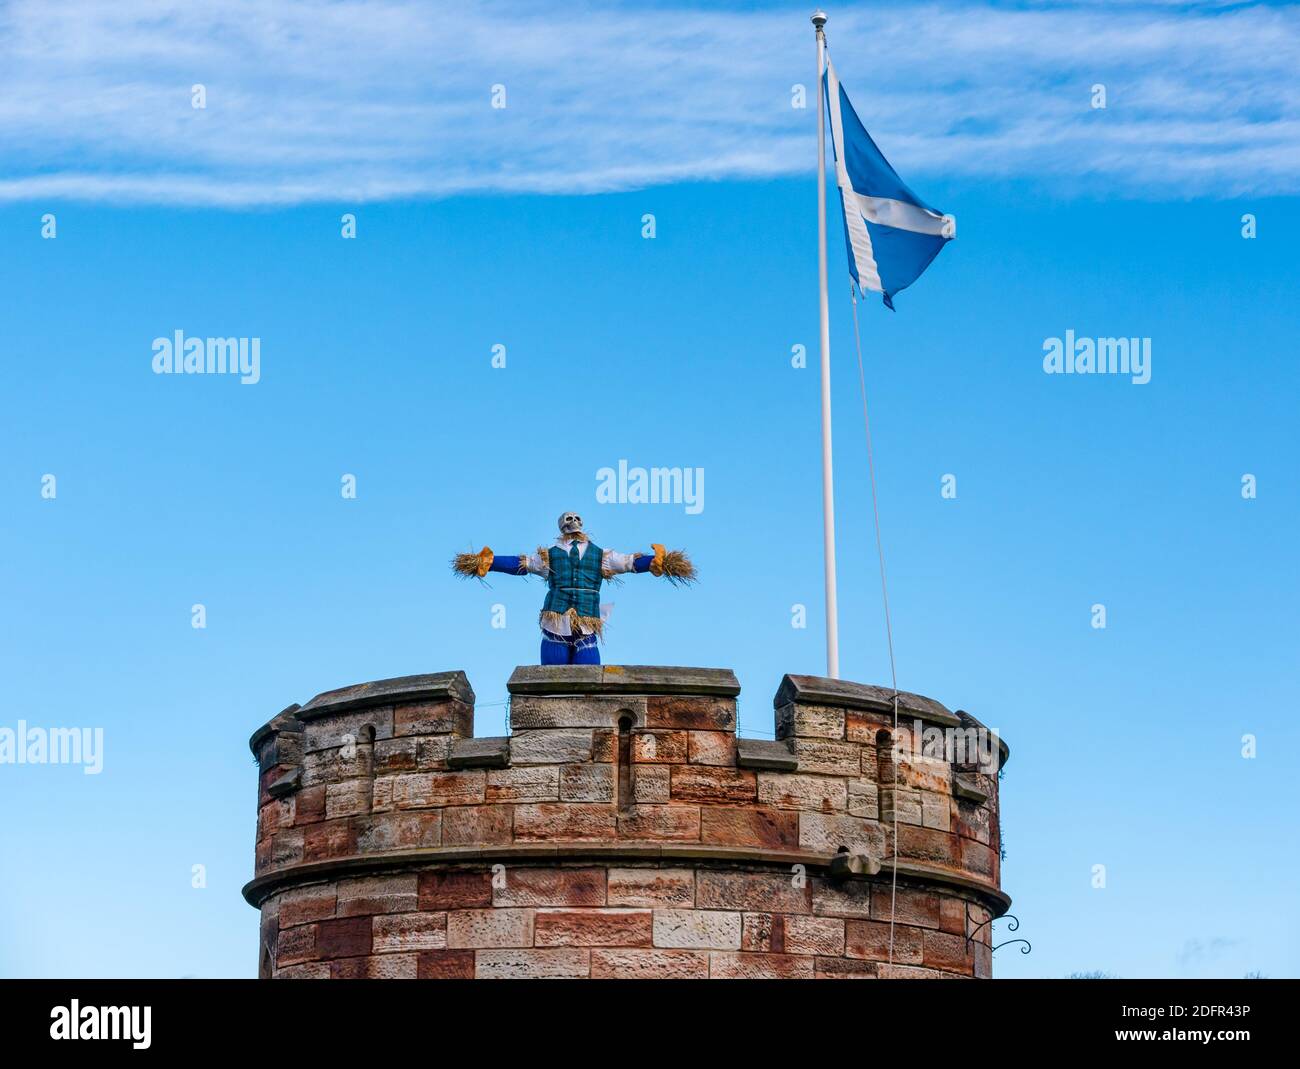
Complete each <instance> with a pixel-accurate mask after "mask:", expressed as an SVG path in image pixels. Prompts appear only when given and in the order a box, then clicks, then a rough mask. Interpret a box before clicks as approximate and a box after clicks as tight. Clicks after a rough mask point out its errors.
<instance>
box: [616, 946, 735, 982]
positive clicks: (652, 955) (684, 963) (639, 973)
mask: <svg viewBox="0 0 1300 1069" xmlns="http://www.w3.org/2000/svg"><path fill="white" fill-rule="evenodd" d="M708 976H709V956H708V954H706V953H702V952H699V951H693V950H593V951H592V952H591V978H592V979H593V980H706V979H708Z"/></svg>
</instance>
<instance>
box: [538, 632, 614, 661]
mask: <svg viewBox="0 0 1300 1069" xmlns="http://www.w3.org/2000/svg"><path fill="white" fill-rule="evenodd" d="M542 664H600V646H599V645H598V644H597V641H596V636H595V635H578V634H573V635H567V636H566V635H556V634H552V633H551V632H550V631H547V630H546V629H545V628H543V629H542Z"/></svg>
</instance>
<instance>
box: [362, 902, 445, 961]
mask: <svg viewBox="0 0 1300 1069" xmlns="http://www.w3.org/2000/svg"><path fill="white" fill-rule="evenodd" d="M372 935H373V940H374V950H375V953H376V954H386V953H391V952H398V951H413V950H446V949H447V914H445V913H393V914H381V915H379V916H376V917H375V918H373V925H372ZM411 969H412V972H414V969H415V965H414V959H412V965H411Z"/></svg>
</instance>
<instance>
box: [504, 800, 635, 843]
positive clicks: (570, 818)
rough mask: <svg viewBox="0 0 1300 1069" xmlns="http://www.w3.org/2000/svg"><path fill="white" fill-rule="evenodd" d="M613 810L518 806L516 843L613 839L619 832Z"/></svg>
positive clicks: (562, 805)
mask: <svg viewBox="0 0 1300 1069" xmlns="http://www.w3.org/2000/svg"><path fill="white" fill-rule="evenodd" d="M615 818H616V814H615V811H614V809H613V808H612V807H611V806H607V805H585V804H582V803H578V802H557V803H551V802H542V803H537V804H528V805H517V806H515V839H516V840H518V841H520V842H547V841H550V840H562V841H564V842H581V841H589V840H596V839H612V838H614V835H615V832H616V830H617V825H616V819H615Z"/></svg>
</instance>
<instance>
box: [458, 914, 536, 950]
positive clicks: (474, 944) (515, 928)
mask: <svg viewBox="0 0 1300 1069" xmlns="http://www.w3.org/2000/svg"><path fill="white" fill-rule="evenodd" d="M532 945H533V911H532V910H531V909H454V910H452V911H450V912H449V913H448V914H447V943H446V946H447V948H448V949H449V950H465V949H477V948H479V947H530V946H532Z"/></svg>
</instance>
